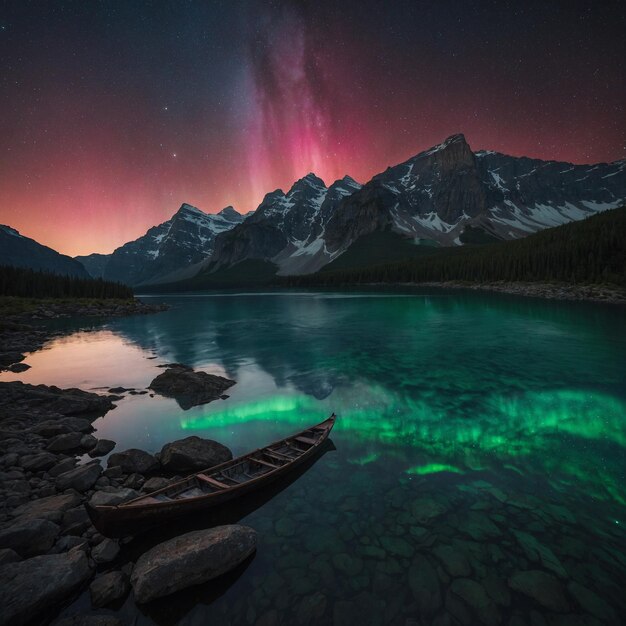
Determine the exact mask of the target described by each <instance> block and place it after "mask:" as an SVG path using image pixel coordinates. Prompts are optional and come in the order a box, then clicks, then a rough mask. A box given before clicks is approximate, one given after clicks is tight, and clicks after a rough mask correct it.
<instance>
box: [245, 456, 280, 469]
mask: <svg viewBox="0 0 626 626" xmlns="http://www.w3.org/2000/svg"><path fill="white" fill-rule="evenodd" d="M250 460H251V461H254V462H255V463H260V464H261V465H267V467H271V468H272V469H278V465H274V464H273V463H268V462H267V461H262V460H261V459H255V458H251V459H250Z"/></svg>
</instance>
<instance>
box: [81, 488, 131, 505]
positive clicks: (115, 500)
mask: <svg viewBox="0 0 626 626" xmlns="http://www.w3.org/2000/svg"><path fill="white" fill-rule="evenodd" d="M138 497H139V492H138V491H135V490H134V489H116V490H115V491H96V493H94V494H93V496H91V499H90V500H89V504H91V506H115V505H116V504H121V503H122V502H128V500H133V499H134V498H138Z"/></svg>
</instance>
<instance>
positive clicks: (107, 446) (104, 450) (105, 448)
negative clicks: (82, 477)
mask: <svg viewBox="0 0 626 626" xmlns="http://www.w3.org/2000/svg"><path fill="white" fill-rule="evenodd" d="M113 448H115V441H111V440H110V439H98V443H97V444H96V446H95V448H93V449H92V450H90V451H89V452H88V453H87V454H89V456H91V457H96V456H105V455H106V454H109V452H111V450H113Z"/></svg>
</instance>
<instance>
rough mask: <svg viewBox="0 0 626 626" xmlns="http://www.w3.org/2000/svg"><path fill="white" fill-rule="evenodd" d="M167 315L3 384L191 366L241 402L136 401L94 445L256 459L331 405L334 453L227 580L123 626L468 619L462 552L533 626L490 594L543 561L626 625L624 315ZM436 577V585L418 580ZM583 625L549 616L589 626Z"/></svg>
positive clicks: (56, 350) (467, 299)
mask: <svg viewBox="0 0 626 626" xmlns="http://www.w3.org/2000/svg"><path fill="white" fill-rule="evenodd" d="M167 301H168V302H170V303H171V304H172V309H171V310H170V311H168V312H166V313H164V314H159V315H155V316H142V317H136V318H127V319H120V320H115V321H114V322H112V323H110V324H107V326H106V327H105V328H102V329H100V330H97V331H96V332H92V333H90V334H84V333H78V334H76V335H73V336H71V337H69V338H67V339H64V340H60V341H56V342H53V343H52V344H51V345H50V346H49V347H48V349H47V350H44V351H41V352H39V353H36V354H33V355H30V356H29V357H28V358H27V360H26V362H27V363H29V364H30V365H32V366H33V367H32V369H31V370H28V371H27V372H25V373H23V374H19V375H15V374H8V373H5V374H2V375H0V379H1V380H7V379H11V378H13V379H16V378H19V379H22V380H25V381H26V382H37V383H38V382H44V383H48V384H50V383H53V384H58V385H60V386H81V387H83V388H89V387H107V388H108V387H111V386H116V385H123V386H125V387H137V388H144V387H146V386H147V385H148V384H149V382H150V381H151V380H152V378H154V377H155V376H156V375H157V374H158V373H159V372H160V370H158V369H157V368H156V366H157V365H160V364H162V363H165V362H172V361H177V362H182V363H186V364H189V365H191V366H194V367H196V368H201V369H204V370H206V371H211V372H214V373H218V374H221V375H226V376H228V377H231V378H234V379H235V380H237V381H238V384H237V385H235V386H234V387H232V388H231V389H230V390H229V395H230V398H229V399H228V400H226V401H217V402H212V403H210V404H207V405H204V406H202V407H194V408H192V409H190V410H188V411H182V410H181V409H180V408H179V407H178V406H177V405H176V403H175V402H174V401H173V400H168V399H166V398H160V397H158V396H157V397H150V396H148V395H145V396H126V397H125V398H124V399H123V400H121V401H120V402H119V404H118V407H117V408H116V409H115V410H114V411H111V412H110V413H109V414H108V415H106V416H105V417H104V418H102V419H100V420H98V421H97V422H96V423H95V426H96V427H97V429H98V432H97V434H98V435H99V436H101V437H107V438H110V439H113V440H115V441H118V444H119V445H118V449H123V448H127V447H139V448H144V449H147V450H150V451H158V450H159V449H160V448H161V446H162V445H163V444H164V443H166V442H167V441H171V440H173V439H177V438H180V437H182V436H187V435H189V434H191V433H193V434H199V435H201V436H206V437H210V438H213V439H217V440H219V441H222V442H223V443H225V444H226V445H228V446H229V447H231V449H232V450H233V451H234V453H235V454H241V453H244V452H246V451H248V450H250V449H254V448H256V447H259V446H262V445H264V444H266V443H268V442H270V441H273V440H276V439H278V438H280V437H282V436H285V435H287V434H289V433H291V432H294V431H297V430H300V429H301V428H303V427H305V426H307V425H310V424H312V423H317V422H319V421H320V420H321V419H323V418H324V417H326V416H327V415H329V414H330V413H331V412H332V411H335V412H336V413H337V414H338V416H339V418H338V421H337V423H336V425H335V428H334V430H333V438H334V440H335V442H336V444H337V452H336V453H334V454H332V455H326V456H325V457H323V459H321V460H320V462H318V463H317V464H315V466H313V467H312V468H311V469H310V471H309V472H306V473H305V474H304V475H302V476H299V477H298V479H297V480H296V481H295V482H293V483H292V484H290V485H288V486H287V487H286V488H285V489H284V490H282V491H280V492H278V493H276V494H275V495H273V497H272V498H270V499H268V500H267V501H263V502H261V503H260V504H259V505H258V507H253V509H251V510H249V511H244V512H243V513H242V517H241V518H240V519H242V520H243V521H244V523H249V524H250V525H251V526H253V527H254V528H255V529H257V530H258V531H259V536H260V542H261V543H260V547H259V552H258V554H257V556H256V557H255V559H254V560H253V561H252V562H251V563H249V564H248V565H247V566H246V567H247V569H245V571H243V570H242V571H241V572H238V573H237V574H234V575H233V579H232V580H231V581H230V582H229V583H228V584H229V585H232V586H230V587H228V585H227V586H226V587H223V586H222V587H220V591H219V594H218V595H217V596H216V595H214V594H213V592H212V591H210V590H209V589H208V588H198V589H196V590H195V591H193V592H191V591H190V592H189V593H187V594H183V596H184V597H183V596H177V597H176V600H175V601H174V602H172V603H171V604H168V603H163V604H159V607H160V608H159V610H158V611H154V610H153V609H152V608H150V609H146V610H145V611H144V612H138V611H137V609H136V607H134V605H133V603H132V600H128V601H127V603H126V604H125V606H124V607H123V609H122V611H121V614H122V615H123V616H125V617H127V618H128V619H129V620H130V621H132V620H136V623H138V624H143V623H146V624H148V623H150V624H152V623H155V622H157V623H162V624H166V623H179V622H180V623H183V622H184V623H207V622H209V621H211V620H212V621H213V622H214V623H225V624H226V623H232V624H239V623H249V622H250V623H254V621H255V620H260V619H262V618H263V619H265V618H266V617H267V615H270V614H271V611H272V610H275V611H278V615H280V616H281V617H280V619H279V620H278V621H279V622H281V620H282V623H295V622H296V621H297V620H298V619H299V618H298V616H302V615H304V614H305V613H306V611H305V610H309V609H310V610H312V609H311V606H313V607H314V609H315V610H316V611H320V612H319V616H320V618H319V620H318V621H319V623H332V621H333V619H334V615H335V613H334V611H339V612H341V611H348V609H347V608H346V607H347V606H349V607H350V609H349V611H348V613H347V614H348V615H349V616H350V618H351V619H352V618H353V617H354V615H357V614H358V607H360V606H366V607H368V610H369V613H368V614H367V619H370V620H371V622H372V623H381V624H382V623H385V624H387V623H399V624H404V623H405V621H406V620H407V619H412V618H414V617H415V616H416V615H422V616H423V615H434V614H435V613H437V614H438V615H439V616H441V615H442V613H443V612H450V611H451V610H453V609H454V608H455V607H457V609H458V605H454V604H453V605H452V608H450V606H448V604H446V602H447V600H446V599H447V598H449V597H450V593H451V592H450V591H449V589H450V588H451V587H450V584H451V581H452V579H453V578H454V576H452V575H449V574H447V573H445V572H444V571H443V570H442V567H444V568H445V567H454V566H455V564H452V565H450V563H449V562H447V561H446V556H449V554H450V550H452V552H453V553H454V554H461V555H464V557H463V558H467V560H468V562H469V563H470V565H469V566H468V567H469V570H468V571H471V574H467V573H466V574H464V576H471V577H472V579H473V580H475V581H479V582H480V585H484V587H485V588H487V589H491V592H493V593H495V594H496V596H497V597H498V598H500V599H501V600H502V598H505V599H506V598H508V600H506V602H508V604H506V603H505V604H498V607H497V609H496V608H494V607H491V608H490V610H491V611H492V613H490V615H492V616H493V615H498V616H500V617H502V620H503V621H504V623H508V622H509V620H513V622H514V621H515V620H514V618H515V619H518V618H519V619H520V620H521V619H522V615H523V619H524V620H525V621H524V623H529V616H528V611H529V610H530V608H533V609H536V610H541V607H539V608H538V606H537V605H536V604H533V603H532V602H531V601H530V600H528V598H526V599H525V600H524V599H523V598H522V596H520V595H519V594H518V595H516V593H517V592H516V593H513V594H511V592H510V591H509V590H508V589H507V588H505V589H504V590H502V589H500V591H499V592H498V593H496V591H497V589H496V588H495V587H491V586H490V585H496V583H495V582H493V581H494V580H500V581H501V582H502V581H507V580H508V578H509V577H510V576H512V575H514V574H515V572H516V571H517V570H528V569H531V570H533V571H534V570H536V569H540V568H542V567H544V565H543V562H542V561H541V558H540V556H539V555H540V554H542V555H544V558H545V559H546V562H549V563H551V564H552V566H553V567H554V568H556V570H558V572H560V574H559V575H560V576H562V575H563V574H562V571H565V572H567V576H568V578H566V579H562V585H563V587H564V588H567V589H569V588H570V587H571V586H572V585H574V587H572V588H573V589H578V587H576V585H581V586H584V587H585V588H586V589H590V590H593V591H592V592H593V593H594V594H596V595H597V596H598V597H600V598H601V600H602V603H603V604H602V605H600V604H597V605H596V609H597V607H598V606H601V610H602V611H604V613H603V615H605V616H609V617H608V618H607V617H605V618H603V619H604V622H605V623H612V622H611V619H612V618H611V616H614V615H615V608H617V609H618V610H619V608H620V606H618V605H619V603H620V602H621V600H620V592H619V587H618V585H616V583H615V581H617V580H620V577H621V579H623V577H624V573H625V572H626V556H624V555H625V554H626V538H625V537H624V533H623V530H622V528H623V523H624V510H625V509H624V505H625V504H626V475H625V472H626V417H625V416H626V318H625V317H624V316H623V311H622V310H620V309H616V308H607V307H601V306H589V305H575V304H571V303H558V302H543V301H533V300H529V299H521V298H508V297H500V296H486V295H483V294H474V293H472V294H467V295H465V294H458V293H457V294H455V295H447V294H445V293H444V294H440V295H437V296H435V295H432V294H430V295H423V294H417V295H414V296H408V295H401V296H399V295H393V294H366V297H360V295H359V294H356V293H354V294H347V295H342V294H285V293H283V294H279V295H275V294H273V295H272V294H270V295H266V296H259V295H258V294H248V295H234V294H230V295H228V296H226V297H214V296H213V297H190V298H183V297H173V298H167ZM154 356H156V357H157V358H153V357H154ZM233 519H234V518H233ZM416 520H418V521H416ZM195 521H198V522H200V523H204V521H203V520H195ZM529 536H530V538H529ZM400 540H402V541H400ZM407 544H408V545H407ZM538 546H539V547H538ZM337 555H339V556H338V557H337ZM546 555H547V556H546ZM550 555H552V556H554V557H555V559H556V561H553V560H551V559H552V557H551V556H550ZM420 559H421V560H420ZM424 559H425V560H424ZM533 559H534V560H533ZM557 562H558V565H555V563H557ZM416 563H417V565H416ZM418 566H419V567H418ZM560 568H562V569H560ZM431 570H432V572H433V573H434V578H435V581H433V580H432V577H431V578H427V579H422V578H419V576H425V574H424V572H430V571H431ZM416 571H417V572H422V573H421V574H420V575H419V576H418V575H417V574H415V572H416ZM549 571H552V570H549ZM442 572H443V573H442ZM552 573H555V572H554V571H553V572H552ZM416 576H418V578H419V580H418V578H415V577H416ZM416 581H417V582H416ZM418 583H419V584H418ZM502 584H504V583H502ZM558 584H561V583H558ZM420 585H430V587H429V588H431V589H432V590H433V595H432V597H431V601H432V606H430V605H429V606H428V607H427V609H424V612H422V613H420V612H419V611H418V610H417V609H416V608H415V607H416V602H418V603H419V602H420V601H422V600H423V596H420V595H419V594H417V595H416V594H415V593H413V592H412V591H411V590H412V589H414V588H415V589H417V588H420V587H419V586H420ZM496 586H497V585H496ZM494 589H496V591H494ZM491 592H490V593H491ZM505 592H506V593H505ZM564 593H565V592H564ZM567 593H570V595H569V596H568V597H569V598H570V600H569V601H570V602H571V603H572V611H574V607H576V606H577V605H576V604H575V600H574V598H575V597H577V594H576V593H573V592H569V591H568V592H567ZM220 594H221V595H220ZM357 594H360V595H357ZM498 594H499V595H498ZM507 594H509V595H507ZM320 595H321V596H322V597H321V598H320ZM218 596H219V597H218ZM355 597H358V598H359V600H358V601H357V600H355ZM490 597H491V596H490ZM588 597H591V596H588ZM416 598H417V599H416ZM456 601H457V600H455V602H456ZM502 601H503V602H504V600H502ZM524 601H525V602H526V604H524ZM316 602H317V604H316ZM490 602H491V600H490ZM312 603H313V604H312ZM444 604H445V606H444ZM496 604H497V603H496ZM338 605H340V607H339V608H336V607H337V606H338ZM605 605H606V606H605ZM342 607H343V608H342ZM529 607H530V608H529ZM611 607H613V608H611ZM624 608H626V607H624ZM464 610H469V609H467V607H466V609H464ZM576 610H577V611H578V609H576ZM394 611H395V612H394ZM428 611H431V613H428ZM580 612H581V613H585V612H586V613H589V610H587V609H585V610H582V609H581V610H580ZM591 613H593V611H591ZM316 614H317V613H316ZM593 614H594V615H596V614H595V613H593ZM271 615H273V614H271ZM271 615H270V617H271ZM572 615H573V614H572ZM572 615H570V614H567V615H565V614H564V615H562V616H561V618H562V619H561V618H558V619H557V617H558V616H557V617H554V616H552V617H553V618H554V619H552V621H550V623H555V624H556V623H566V622H563V619H565V620H567V619H570V618H571V620H574V621H571V620H570V622H569V623H581V622H580V620H579V621H578V622H577V621H576V619H575V617H576V616H573V617H572ZM473 617H475V616H470V617H469V618H468V619H473ZM483 617H484V616H483ZM596 617H597V615H596ZM267 619H269V618H267ZM364 619H365V618H364ZM477 619H478V618H477ZM533 619H534V618H533ZM559 619H561V621H559ZM585 619H587V618H585ZM593 619H594V618H589V619H587V621H586V622H585V623H595V622H594V621H593ZM356 621H358V620H357V619H352V623H355V622H356ZM441 623H445V621H444V622H441ZM520 623H522V622H520ZM601 623H602V622H601Z"/></svg>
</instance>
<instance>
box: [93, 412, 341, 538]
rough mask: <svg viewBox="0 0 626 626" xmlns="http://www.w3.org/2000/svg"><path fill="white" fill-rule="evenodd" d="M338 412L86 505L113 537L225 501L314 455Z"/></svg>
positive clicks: (254, 488) (103, 532) (107, 533)
mask: <svg viewBox="0 0 626 626" xmlns="http://www.w3.org/2000/svg"><path fill="white" fill-rule="evenodd" d="M335 419H336V416H335V414H334V413H333V414H332V415H331V416H330V417H329V418H328V419H326V420H324V421H323V422H320V423H319V424H317V425H316V426H312V427H311V428H307V429H305V430H303V431H301V432H299V433H296V434H295V435H291V436H290V437H286V438H285V439H281V440H279V441H276V442H274V443H272V444H270V445H269V446H266V447H265V448H259V449H258V450H254V451H253V452H249V453H248V454H244V455H243V456H240V457H237V458H236V459H232V460H230V461H226V463H222V464H220V465H216V466H214V467H211V468H209V469H207V470H203V471H201V472H198V473H197V474H193V475H191V476H188V477H187V478H184V479H183V480H180V481H177V482H175V483H172V484H170V485H168V486H167V487H164V488H163V489H158V490H157V491H152V492H150V493H147V494H145V495H143V496H140V497H139V498H135V499H134V500H129V501H128V502H124V503H122V504H118V505H111V506H92V505H90V504H89V503H87V504H85V508H86V509H87V512H88V513H89V517H90V518H91V521H92V522H93V524H94V526H95V527H96V528H97V529H98V530H99V531H100V532H101V533H102V534H103V535H106V536H108V537H122V536H124V535H129V534H133V532H134V531H135V530H136V529H137V528H139V527H143V526H149V525H152V524H157V523H158V524H160V523H162V522H163V521H168V520H171V519H174V518H176V517H180V516H183V515H189V514H193V513H195V512H198V511H202V510H205V509H210V508H212V507H215V506H219V505H221V504H223V503H225V502H228V501H229V500H232V499H233V498H238V497H240V496H243V495H244V494H246V493H249V492H250V491H255V490H257V489H261V488H262V487H264V486H265V485H267V484H268V483H271V482H272V481H274V480H276V479H278V478H280V477H282V476H285V474H288V473H289V472H290V471H291V470H293V469H295V468H296V467H298V466H299V465H301V464H302V463H304V462H305V461H306V460H307V459H309V458H311V457H312V456H313V455H314V454H315V453H316V452H317V451H318V450H319V448H320V446H321V445H322V444H323V443H324V442H325V441H326V439H327V438H328V435H329V434H330V431H331V430H332V428H333V426H334V425H335Z"/></svg>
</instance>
